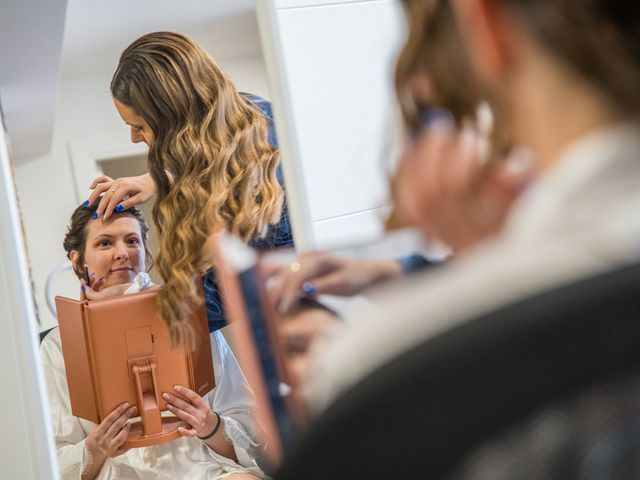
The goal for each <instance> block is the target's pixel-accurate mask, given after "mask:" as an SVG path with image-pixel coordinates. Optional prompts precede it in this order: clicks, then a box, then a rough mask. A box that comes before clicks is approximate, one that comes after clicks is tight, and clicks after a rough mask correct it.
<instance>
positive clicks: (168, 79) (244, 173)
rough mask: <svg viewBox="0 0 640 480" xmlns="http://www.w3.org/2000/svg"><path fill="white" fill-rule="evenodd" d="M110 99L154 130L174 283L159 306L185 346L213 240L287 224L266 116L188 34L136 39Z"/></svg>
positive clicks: (166, 274)
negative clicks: (186, 328) (185, 324)
mask: <svg viewBox="0 0 640 480" xmlns="http://www.w3.org/2000/svg"><path fill="white" fill-rule="evenodd" d="M111 93H112V95H113V97H114V98H116V99H118V100H119V101H120V102H122V103H124V104H126V105H128V106H130V107H132V108H133V110H134V111H135V112H136V113H137V114H138V115H140V116H142V117H143V118H144V120H145V121H146V122H147V123H148V124H149V127H150V128H151V130H152V132H153V136H154V140H153V142H152V145H150V148H149V155H148V168H149V172H150V174H151V177H152V178H153V180H154V182H155V184H156V187H157V199H156V204H155V206H154V209H153V219H154V221H155V223H156V226H157V228H158V233H159V235H160V245H159V251H158V253H157V256H156V268H157V269H158V271H159V273H160V275H161V276H162V278H163V279H164V281H165V288H164V289H163V291H162V293H161V295H160V296H159V302H160V303H159V308H160V312H161V314H162V316H163V318H164V319H165V320H166V321H167V323H168V325H169V327H170V328H171V331H172V334H173V336H174V340H178V339H179V336H180V333H179V332H180V331H181V330H182V329H181V328H180V327H179V325H182V324H183V323H182V322H183V321H184V320H185V319H186V318H188V315H189V313H190V312H191V310H192V309H193V308H194V306H195V305H200V304H201V303H202V301H203V298H202V293H201V291H200V289H199V288H198V284H201V280H200V278H201V276H202V274H203V273H204V272H205V271H206V270H207V269H208V268H210V266H211V265H209V264H208V263H207V256H206V255H204V245H205V242H206V240H207V238H208V236H209V235H210V234H212V233H216V232H219V231H228V232H231V233H233V234H235V235H237V236H238V237H240V238H242V239H243V240H245V241H247V240H249V239H252V238H257V237H261V236H264V234H265V233H266V231H267V227H268V226H269V225H270V224H272V223H275V222H277V221H278V220H279V218H280V214H281V209H282V203H283V198H284V192H283V189H282V186H281V185H280V183H279V182H278V179H277V177H276V168H277V165H278V160H279V158H278V151H277V149H276V148H274V147H272V146H271V145H270V144H269V143H268V141H267V134H268V129H267V120H266V119H265V117H264V114H263V113H262V112H261V110H260V109H259V108H258V107H257V106H256V105H254V104H252V103H251V102H250V101H249V100H248V99H246V98H244V97H243V96H241V95H240V94H239V93H238V91H237V90H236V88H235V87H234V85H233V84H232V83H231V81H230V80H229V78H228V77H227V76H226V75H225V74H224V73H223V72H222V70H220V68H219V67H218V65H217V64H216V63H215V62H214V60H213V59H212V58H211V57H210V56H209V55H208V54H207V53H206V52H205V51H204V50H202V49H201V48H200V47H199V46H198V45H197V44H196V43H195V42H193V41H192V40H190V39H189V38H187V37H185V36H184V35H180V34H177V33H172V32H155V33H149V34H147V35H144V36H143V37H141V38H139V39H138V40H136V41H134V42H133V43H132V44H131V45H129V47H127V48H126V50H125V51H124V52H123V53H122V56H121V57H120V61H119V63H118V68H117V69H116V72H115V74H114V75H113V79H112V81H111ZM167 172H168V173H169V174H170V175H171V176H172V177H173V183H172V182H171V181H170V179H169V177H168V175H167Z"/></svg>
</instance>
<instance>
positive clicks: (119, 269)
mask: <svg viewBox="0 0 640 480" xmlns="http://www.w3.org/2000/svg"><path fill="white" fill-rule="evenodd" d="M131 271H133V268H131V267H122V268H114V269H113V270H111V273H117V272H131Z"/></svg>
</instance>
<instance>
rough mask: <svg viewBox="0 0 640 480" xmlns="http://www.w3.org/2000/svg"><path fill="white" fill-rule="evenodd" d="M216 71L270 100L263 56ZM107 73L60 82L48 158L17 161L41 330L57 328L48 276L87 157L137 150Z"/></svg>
mask: <svg viewBox="0 0 640 480" xmlns="http://www.w3.org/2000/svg"><path fill="white" fill-rule="evenodd" d="M219 63H220V66H221V67H222V69H223V70H224V71H225V72H227V74H229V76H230V77H231V78H232V79H233V80H234V82H235V84H236V86H237V87H238V88H239V89H240V90H243V91H247V92H252V93H256V94H259V95H263V96H265V97H268V96H269V94H268V92H269V88H268V85H267V80H266V73H265V69H264V64H263V61H262V58H261V57H247V58H235V59H224V60H221V61H220V62H219ZM110 79H111V75H110V74H97V75H94V76H85V77H70V78H63V79H62V82H61V91H60V97H59V100H58V106H57V110H56V121H55V126H54V133H53V143H52V150H51V152H50V153H49V154H48V155H44V156H40V157H35V158H30V159H24V158H23V159H17V160H18V161H17V162H16V181H17V188H18V195H19V197H20V205H21V208H22V213H23V216H24V223H25V228H26V236H27V245H28V249H29V257H30V261H31V267H32V275H33V280H34V286H35V297H36V303H37V306H38V310H39V316H40V319H41V321H42V327H41V328H42V329H44V328H48V327H49V326H53V325H54V324H55V319H54V317H53V316H52V315H51V313H50V312H49V310H48V308H47V307H46V303H45V296H44V287H45V282H46V279H47V276H48V275H49V273H50V272H51V271H52V270H53V269H54V268H55V267H56V266H58V265H59V264H60V263H62V262H63V261H64V260H65V255H64V250H63V249H62V239H63V237H64V234H65V231H66V225H67V222H68V220H69V217H70V215H71V212H72V211H73V210H74V209H75V208H76V207H77V206H78V205H79V204H80V203H81V202H83V201H84V200H86V198H87V196H88V194H89V190H88V188H87V187H88V185H89V183H90V182H91V180H92V179H93V177H92V173H93V172H95V171H96V170H95V167H94V166H93V165H84V164H82V163H80V164H76V165H75V166H74V165H73V162H72V161H71V155H74V161H75V162H76V163H77V162H79V161H80V162H82V161H83V158H86V162H88V163H92V159H91V156H92V155H95V154H100V153H106V152H122V154H126V153H127V152H128V153H130V152H132V151H133V152H135V151H139V149H140V146H135V147H134V146H133V145H132V144H131V143H130V141H129V130H128V128H127V127H126V126H125V125H124V124H123V123H122V120H120V118H119V117H118V114H117V112H116V111H115V109H114V107H113V104H112V102H111V98H110V95H109V81H110ZM59 292H60V294H63V295H69V296H76V295H77V292H78V284H77V281H76V279H75V278H74V277H73V275H72V274H70V273H69V274H68V275H67V276H64V277H62V278H61V282H60V290H59Z"/></svg>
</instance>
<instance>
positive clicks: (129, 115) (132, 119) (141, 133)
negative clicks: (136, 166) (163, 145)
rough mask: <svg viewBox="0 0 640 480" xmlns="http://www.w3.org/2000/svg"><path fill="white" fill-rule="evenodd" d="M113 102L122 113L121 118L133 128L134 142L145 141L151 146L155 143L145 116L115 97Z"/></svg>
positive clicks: (132, 139) (132, 137)
mask: <svg viewBox="0 0 640 480" xmlns="http://www.w3.org/2000/svg"><path fill="white" fill-rule="evenodd" d="M113 103H114V104H115V106H116V110H118V113H119V114H120V118H122V120H123V121H124V123H126V124H127V125H129V128H130V129H131V141H132V142H133V143H140V142H144V143H146V144H147V145H148V146H151V144H152V143H153V132H152V131H151V128H150V127H149V124H148V123H147V122H145V120H144V118H142V117H141V116H140V115H138V114H137V113H136V112H135V110H134V109H133V108H132V107H130V106H129V105H127V104H125V103H122V102H121V101H120V100H118V99H116V98H114V99H113Z"/></svg>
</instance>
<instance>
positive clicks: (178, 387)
mask: <svg viewBox="0 0 640 480" xmlns="http://www.w3.org/2000/svg"><path fill="white" fill-rule="evenodd" d="M173 389H174V390H175V391H176V392H179V391H180V390H182V387H181V386H180V385H174V386H173Z"/></svg>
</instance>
